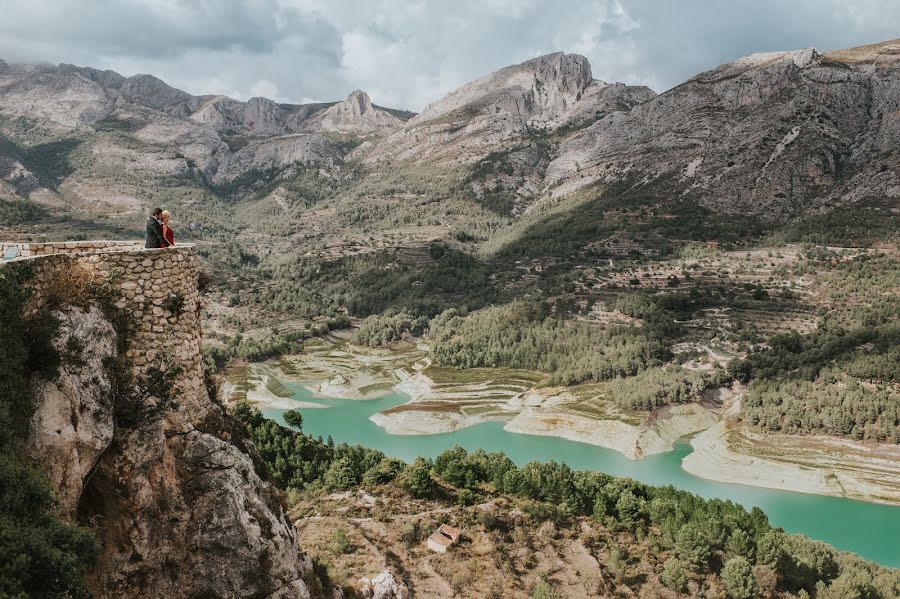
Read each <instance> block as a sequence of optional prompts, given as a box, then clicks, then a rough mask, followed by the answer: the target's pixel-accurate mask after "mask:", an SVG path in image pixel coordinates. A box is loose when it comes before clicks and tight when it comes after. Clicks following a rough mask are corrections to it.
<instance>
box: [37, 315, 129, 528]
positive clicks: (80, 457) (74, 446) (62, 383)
mask: <svg viewBox="0 0 900 599" xmlns="http://www.w3.org/2000/svg"><path fill="white" fill-rule="evenodd" d="M54 317H55V318H56V319H57V321H58V322H59V330H58V333H57V336H56V338H55V339H54V340H53V344H54V346H55V348H56V350H57V351H59V352H60V353H61V354H62V355H63V356H64V357H65V359H64V360H63V361H62V364H61V365H60V368H59V372H58V376H57V377H56V378H55V379H50V380H44V379H36V380H35V384H34V388H33V389H32V395H33V397H34V402H35V407H36V410H35V413H34V416H33V417H32V421H31V436H30V437H29V439H28V445H27V447H26V451H27V452H28V454H29V455H30V456H32V457H33V458H34V459H35V460H36V461H37V462H38V463H40V464H41V466H42V467H43V471H44V475H45V476H46V477H47V479H48V480H49V482H50V484H51V485H52V486H53V488H54V490H55V491H56V498H57V500H58V501H59V506H58V508H57V509H58V510H59V512H60V513H61V514H62V515H63V516H65V517H67V518H69V519H73V518H74V517H75V513H76V510H77V509H78V503H79V501H81V495H82V492H83V491H84V482H85V481H86V480H88V478H89V476H90V474H91V472H92V471H93V469H94V467H95V466H96V465H97V462H98V461H99V460H100V457H101V456H102V455H103V454H104V453H105V452H106V450H107V449H108V448H109V446H110V445H111V443H112V440H113V430H114V424H113V417H112V411H111V410H110V408H109V404H108V398H109V395H110V393H111V381H110V379H109V376H108V375H107V373H106V368H105V366H104V361H105V360H108V359H110V358H112V357H114V356H115V354H116V340H117V334H116V331H115V330H114V329H113V327H112V325H111V324H110V323H109V320H107V319H106V317H105V316H104V315H103V313H102V312H101V311H100V309H99V308H97V307H96V306H92V307H90V308H89V309H82V308H74V307H70V308H66V309H64V310H60V311H57V312H55V313H54Z"/></svg>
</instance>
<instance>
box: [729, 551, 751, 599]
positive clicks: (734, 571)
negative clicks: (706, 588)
mask: <svg viewBox="0 0 900 599" xmlns="http://www.w3.org/2000/svg"><path fill="white" fill-rule="evenodd" d="M722 584H723V585H724V587H725V592H726V593H728V597H730V599H753V596H754V595H755V593H756V579H755V578H754V577H753V567H752V566H751V565H750V562H749V561H747V559H746V558H744V557H733V558H731V559H729V560H728V561H727V562H725V566H724V567H723V568H722Z"/></svg>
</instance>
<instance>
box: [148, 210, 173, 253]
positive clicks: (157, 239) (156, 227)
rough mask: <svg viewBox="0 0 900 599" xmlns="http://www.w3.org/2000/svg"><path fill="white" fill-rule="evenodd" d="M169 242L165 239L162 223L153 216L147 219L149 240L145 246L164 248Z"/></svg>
mask: <svg viewBox="0 0 900 599" xmlns="http://www.w3.org/2000/svg"><path fill="white" fill-rule="evenodd" d="M167 245H169V244H168V243H166V240H165V239H163V233H162V225H161V224H159V221H158V220H156V219H155V218H153V217H152V216H151V217H150V218H149V219H147V240H146V242H145V243H144V247H145V248H164V247H166V246H167Z"/></svg>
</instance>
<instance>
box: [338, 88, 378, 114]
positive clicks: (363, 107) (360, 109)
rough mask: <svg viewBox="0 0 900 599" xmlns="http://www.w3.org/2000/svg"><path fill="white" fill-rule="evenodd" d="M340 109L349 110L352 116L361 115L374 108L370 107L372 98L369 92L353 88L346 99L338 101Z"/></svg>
mask: <svg viewBox="0 0 900 599" xmlns="http://www.w3.org/2000/svg"><path fill="white" fill-rule="evenodd" d="M340 107H341V110H345V111H346V110H349V111H350V113H351V114H353V115H354V116H362V115H363V114H365V113H367V112H369V111H372V110H374V108H372V100H370V99H369V94H367V93H366V92H364V91H363V90H361V89H357V90H354V91H353V92H351V93H350V95H349V96H347V99H346V100H344V101H343V102H341V103H340Z"/></svg>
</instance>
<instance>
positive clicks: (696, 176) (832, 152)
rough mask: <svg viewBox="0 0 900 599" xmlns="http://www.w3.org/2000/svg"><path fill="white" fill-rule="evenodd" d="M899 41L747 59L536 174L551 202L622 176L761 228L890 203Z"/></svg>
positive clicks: (663, 98)
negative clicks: (760, 222)
mask: <svg viewBox="0 0 900 599" xmlns="http://www.w3.org/2000/svg"><path fill="white" fill-rule="evenodd" d="M898 108H900V41H891V42H884V43H881V44H875V45H872V46H865V47H861V48H854V49H850V50H843V51H838V52H832V53H829V54H820V53H819V52H817V51H815V50H814V49H805V50H796V51H790V52H771V53H764V54H754V55H751V56H747V57H744V58H741V59H738V60H736V61H734V62H731V63H727V64H724V65H721V66H718V67H716V68H714V69H712V70H710V71H707V72H705V73H701V74H700V75H697V76H696V77H694V78H692V79H690V80H688V81H686V82H685V83H683V84H681V85H679V86H677V87H675V88H674V89H672V90H669V91H668V92H666V93H664V94H661V95H659V96H657V97H655V98H653V99H652V100H648V101H646V102H644V103H641V104H639V105H637V106H635V107H634V108H633V109H632V110H630V111H627V112H626V111H621V112H617V113H614V114H610V115H608V116H606V117H605V118H602V119H600V120H599V121H597V122H596V123H594V124H593V125H592V126H591V127H589V128H588V129H586V130H585V131H584V132H582V133H580V134H578V135H575V136H573V137H572V138H570V139H569V140H567V141H565V142H564V143H563V144H562V145H561V146H560V149H559V154H558V156H557V157H556V158H555V159H554V160H553V161H552V162H551V164H550V165H549V167H548V169H547V180H546V184H547V185H548V186H549V188H550V189H551V190H552V193H553V194H554V195H556V196H561V195H566V194H569V193H572V192H573V191H575V190H576V189H579V188H581V187H584V186H587V185H592V184H596V183H600V184H609V183H612V182H615V181H621V180H625V179H628V178H630V179H631V180H634V181H641V182H642V183H643V184H645V185H650V186H652V187H655V188H657V189H659V190H660V191H663V190H664V191H667V192H668V193H669V194H671V195H673V196H681V197H686V198H692V199H696V200H697V201H699V202H700V203H702V204H703V205H705V206H707V207H709V208H712V209H713V210H715V211H719V212H726V213H738V214H753V215H757V216H760V217H762V218H766V219H771V220H785V219H787V218H790V217H791V216H794V215H797V214H800V213H803V212H808V211H814V210H817V209H825V208H828V207H833V206H834V205H837V204H850V203H854V202H858V201H862V200H866V199H872V198H897V197H898V195H900V179H898V175H897V174H898V172H900V170H898V167H900V162H898V157H897V154H896V148H897V147H898V145H900V116H898V115H900V113H898Z"/></svg>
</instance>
